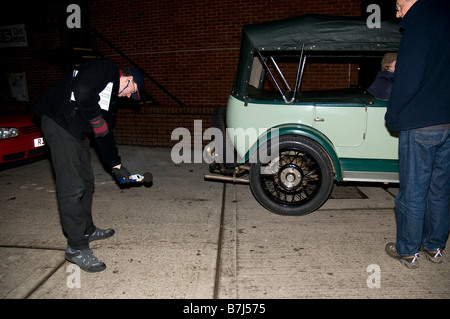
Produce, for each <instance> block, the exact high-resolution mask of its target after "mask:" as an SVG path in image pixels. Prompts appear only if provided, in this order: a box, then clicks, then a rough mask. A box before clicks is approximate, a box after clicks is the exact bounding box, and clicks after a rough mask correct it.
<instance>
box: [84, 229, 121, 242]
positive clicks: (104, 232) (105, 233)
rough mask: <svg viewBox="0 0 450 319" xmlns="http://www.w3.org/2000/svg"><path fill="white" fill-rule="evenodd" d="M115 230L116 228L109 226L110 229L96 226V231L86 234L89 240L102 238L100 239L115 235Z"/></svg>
mask: <svg viewBox="0 0 450 319" xmlns="http://www.w3.org/2000/svg"><path fill="white" fill-rule="evenodd" d="M114 233H115V231H114V229H111V228H108V229H100V228H98V227H95V230H94V232H93V233H92V234H91V235H89V234H86V235H85V236H86V237H88V238H89V242H91V241H94V240H100V239H106V238H109V237H111V236H112V235H114Z"/></svg>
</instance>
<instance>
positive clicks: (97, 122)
mask: <svg viewBox="0 0 450 319" xmlns="http://www.w3.org/2000/svg"><path fill="white" fill-rule="evenodd" d="M90 123H91V125H92V129H93V130H94V136H95V137H103V136H105V135H106V134H108V133H109V128H108V124H106V121H105V120H104V119H103V117H101V116H99V117H96V118H95V119H92V120H90Z"/></svg>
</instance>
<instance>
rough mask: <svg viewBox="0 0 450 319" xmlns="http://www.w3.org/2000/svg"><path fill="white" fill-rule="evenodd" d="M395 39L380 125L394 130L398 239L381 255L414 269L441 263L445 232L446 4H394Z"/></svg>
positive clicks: (449, 47) (449, 181)
mask: <svg viewBox="0 0 450 319" xmlns="http://www.w3.org/2000/svg"><path fill="white" fill-rule="evenodd" d="M397 17H399V18H402V20H401V22H400V27H401V28H402V29H403V35H402V40H401V43H400V47H399V51H398V59H397V64H396V69H395V80H394V85H393V88H392V93H391V97H390V100H389V103H388V107H387V112H386V116H385V119H386V124H387V125H388V127H389V128H390V129H392V130H396V131H400V132H399V176H400V192H399V194H398V196H397V197H396V199H395V213H396V222H397V238H396V242H395V243H389V244H387V245H386V252H387V253H388V254H389V255H390V256H391V257H394V258H397V259H398V260H400V262H401V263H402V264H404V265H405V266H407V267H408V268H417V267H418V266H419V264H418V255H419V249H420V247H421V246H422V248H423V250H424V254H425V256H426V257H427V259H429V260H430V261H432V262H435V263H440V262H442V250H443V249H444V247H445V245H446V241H447V237H448V233H449V197H450V137H449V135H450V1H448V0H398V1H397Z"/></svg>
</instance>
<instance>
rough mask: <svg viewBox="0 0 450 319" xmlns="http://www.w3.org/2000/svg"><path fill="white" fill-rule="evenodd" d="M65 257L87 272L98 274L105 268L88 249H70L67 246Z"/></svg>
mask: <svg viewBox="0 0 450 319" xmlns="http://www.w3.org/2000/svg"><path fill="white" fill-rule="evenodd" d="M65 257H66V259H67V260H68V261H70V262H72V263H74V264H77V265H78V266H79V267H80V268H81V269H83V270H84V271H87V272H99V271H102V270H105V268H106V265H105V264H104V263H103V262H102V261H101V260H100V259H98V258H97V257H95V256H94V255H93V254H92V251H91V250H90V249H72V248H71V247H70V246H67V249H66V253H65Z"/></svg>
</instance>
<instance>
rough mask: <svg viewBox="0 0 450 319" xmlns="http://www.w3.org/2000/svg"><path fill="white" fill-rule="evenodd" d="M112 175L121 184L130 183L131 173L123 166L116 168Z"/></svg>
mask: <svg viewBox="0 0 450 319" xmlns="http://www.w3.org/2000/svg"><path fill="white" fill-rule="evenodd" d="M112 175H113V176H114V178H115V179H117V181H118V182H119V183H129V182H130V175H131V174H130V172H128V170H127V169H126V168H125V166H123V165H118V166H114V167H113V169H112Z"/></svg>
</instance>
